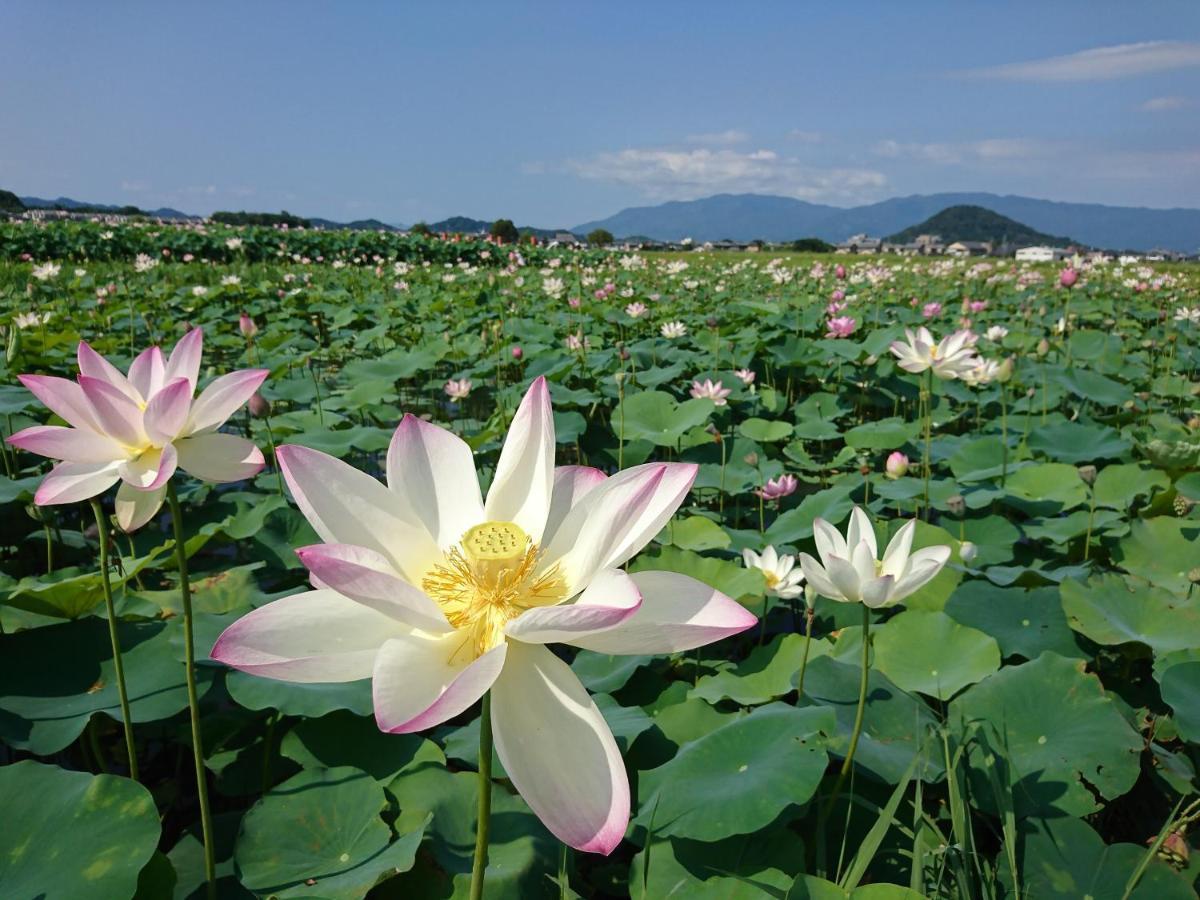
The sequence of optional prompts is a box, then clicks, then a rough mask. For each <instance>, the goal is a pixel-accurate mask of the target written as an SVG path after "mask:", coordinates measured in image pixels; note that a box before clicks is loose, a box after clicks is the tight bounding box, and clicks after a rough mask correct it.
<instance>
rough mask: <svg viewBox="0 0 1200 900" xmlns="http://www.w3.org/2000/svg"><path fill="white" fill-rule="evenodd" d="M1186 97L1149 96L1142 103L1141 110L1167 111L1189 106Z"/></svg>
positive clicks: (1189, 102) (1189, 103)
mask: <svg viewBox="0 0 1200 900" xmlns="http://www.w3.org/2000/svg"><path fill="white" fill-rule="evenodd" d="M1190 105H1191V101H1189V100H1188V98H1187V97H1151V98H1150V99H1149V100H1147V101H1146V102H1145V103H1143V104H1142V111H1143V112H1169V111H1170V110H1173V109H1183V108H1184V107H1185V106H1190Z"/></svg>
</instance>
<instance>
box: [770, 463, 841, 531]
mask: <svg viewBox="0 0 1200 900" xmlns="http://www.w3.org/2000/svg"><path fill="white" fill-rule="evenodd" d="M860 487H862V479H861V478H860V477H858V476H855V477H853V478H847V479H845V480H843V481H840V482H838V483H837V484H834V485H833V486H831V487H828V488H825V490H823V491H817V492H816V493H815V494H809V495H808V496H807V497H805V498H804V499H803V500H802V501H800V505H799V506H797V507H795V508H793V509H789V510H788V511H787V512H785V513H783V514H782V515H781V516H779V518H777V519H776V520H775V521H774V522H772V523H771V526H770V527H769V528H768V529H767V533H766V536H765V538H764V543H767V544H775V545H776V546H778V545H781V544H794V543H796V542H797V541H802V540H804V539H805V538H810V537H812V533H813V532H812V523H813V519H816V518H822V519H824V520H825V521H826V522H832V523H834V524H835V525H836V524H837V523H839V522H843V521H845V519H846V517H847V516H848V515H850V510H851V509H853V508H854V500H853V499H852V497H851V495H852V494H853V493H854V491H856V490H857V489H858V488H860Z"/></svg>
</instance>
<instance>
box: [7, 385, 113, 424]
mask: <svg viewBox="0 0 1200 900" xmlns="http://www.w3.org/2000/svg"><path fill="white" fill-rule="evenodd" d="M17 377H18V378H19V379H20V380H21V384H23V385H25V387H27V388H28V389H29V392H30V393H31V394H33V396H35V397H37V398H38V400H40V401H41V402H42V404H43V405H45V406H46V408H47V409H49V410H50V412H52V413H54V414H55V415H56V416H58V417H59V418H61V419H62V420H63V421H64V422H66V423H67V424H68V425H72V426H74V427H75V428H85V429H91V430H93V431H99V430H100V422H99V420H97V418H96V412H95V410H93V409H92V405H91V404H90V403H88V401H87V397H85V396H84V393H83V388H81V387H80V386H79V385H78V384H76V383H75V382H74V381H68V380H67V379H66V378H55V377H54V376H53V375H18V376H17Z"/></svg>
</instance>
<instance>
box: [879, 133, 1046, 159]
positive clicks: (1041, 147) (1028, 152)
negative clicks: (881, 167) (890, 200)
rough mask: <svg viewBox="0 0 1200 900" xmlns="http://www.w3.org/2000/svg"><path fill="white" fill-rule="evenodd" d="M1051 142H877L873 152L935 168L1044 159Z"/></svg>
mask: <svg viewBox="0 0 1200 900" xmlns="http://www.w3.org/2000/svg"><path fill="white" fill-rule="evenodd" d="M1056 149H1057V145H1056V144H1054V143H1053V142H1050V141H1038V140H1033V139H1031V138H985V139H983V140H978V141H950V142H937V141H935V142H933V143H904V142H901V141H895V140H884V141H880V142H879V143H877V144H876V145H875V153H876V154H877V155H879V156H883V157H886V158H888V159H917V160H922V161H924V162H931V163H936V164H938V165H952V166H958V165H969V164H972V163H990V162H991V163H994V162H1005V161H1013V160H1029V159H1037V158H1045V157H1047V156H1050V155H1053V154H1054V153H1055V152H1056Z"/></svg>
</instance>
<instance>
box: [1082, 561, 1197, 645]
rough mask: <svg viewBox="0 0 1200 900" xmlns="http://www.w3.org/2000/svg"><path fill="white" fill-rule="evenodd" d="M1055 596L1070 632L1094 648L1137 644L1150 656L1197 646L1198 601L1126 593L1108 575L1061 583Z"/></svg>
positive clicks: (1148, 590)
mask: <svg viewBox="0 0 1200 900" xmlns="http://www.w3.org/2000/svg"><path fill="white" fill-rule="evenodd" d="M1059 591H1060V592H1061V594H1062V607H1063V611H1064V612H1066V614H1067V619H1068V620H1069V621H1070V623H1071V627H1072V628H1074V629H1075V630H1076V631H1078V632H1079V633H1081V634H1084V635H1087V636H1088V637H1089V638H1091V639H1092V640H1093V641H1095V642H1096V643H1097V644H1108V645H1113V644H1124V643H1127V642H1130V641H1137V642H1138V643H1141V644H1146V645H1147V646H1149V647H1152V648H1153V649H1154V651H1155V653H1169V652H1171V651H1172V650H1187V649H1189V648H1192V647H1200V598H1196V599H1188V598H1184V597H1181V596H1178V595H1176V594H1172V593H1171V592H1170V591H1165V590H1162V589H1161V588H1157V587H1154V586H1153V585H1146V586H1143V587H1139V588H1138V589H1136V590H1132V589H1130V586H1129V585H1128V584H1126V582H1125V580H1124V579H1123V578H1121V577H1120V576H1118V575H1112V574H1108V575H1094V576H1092V577H1091V578H1089V579H1088V580H1087V582H1086V583H1083V582H1079V581H1074V580H1068V581H1064V582H1063V583H1062V584H1061V585H1060V586H1059Z"/></svg>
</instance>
